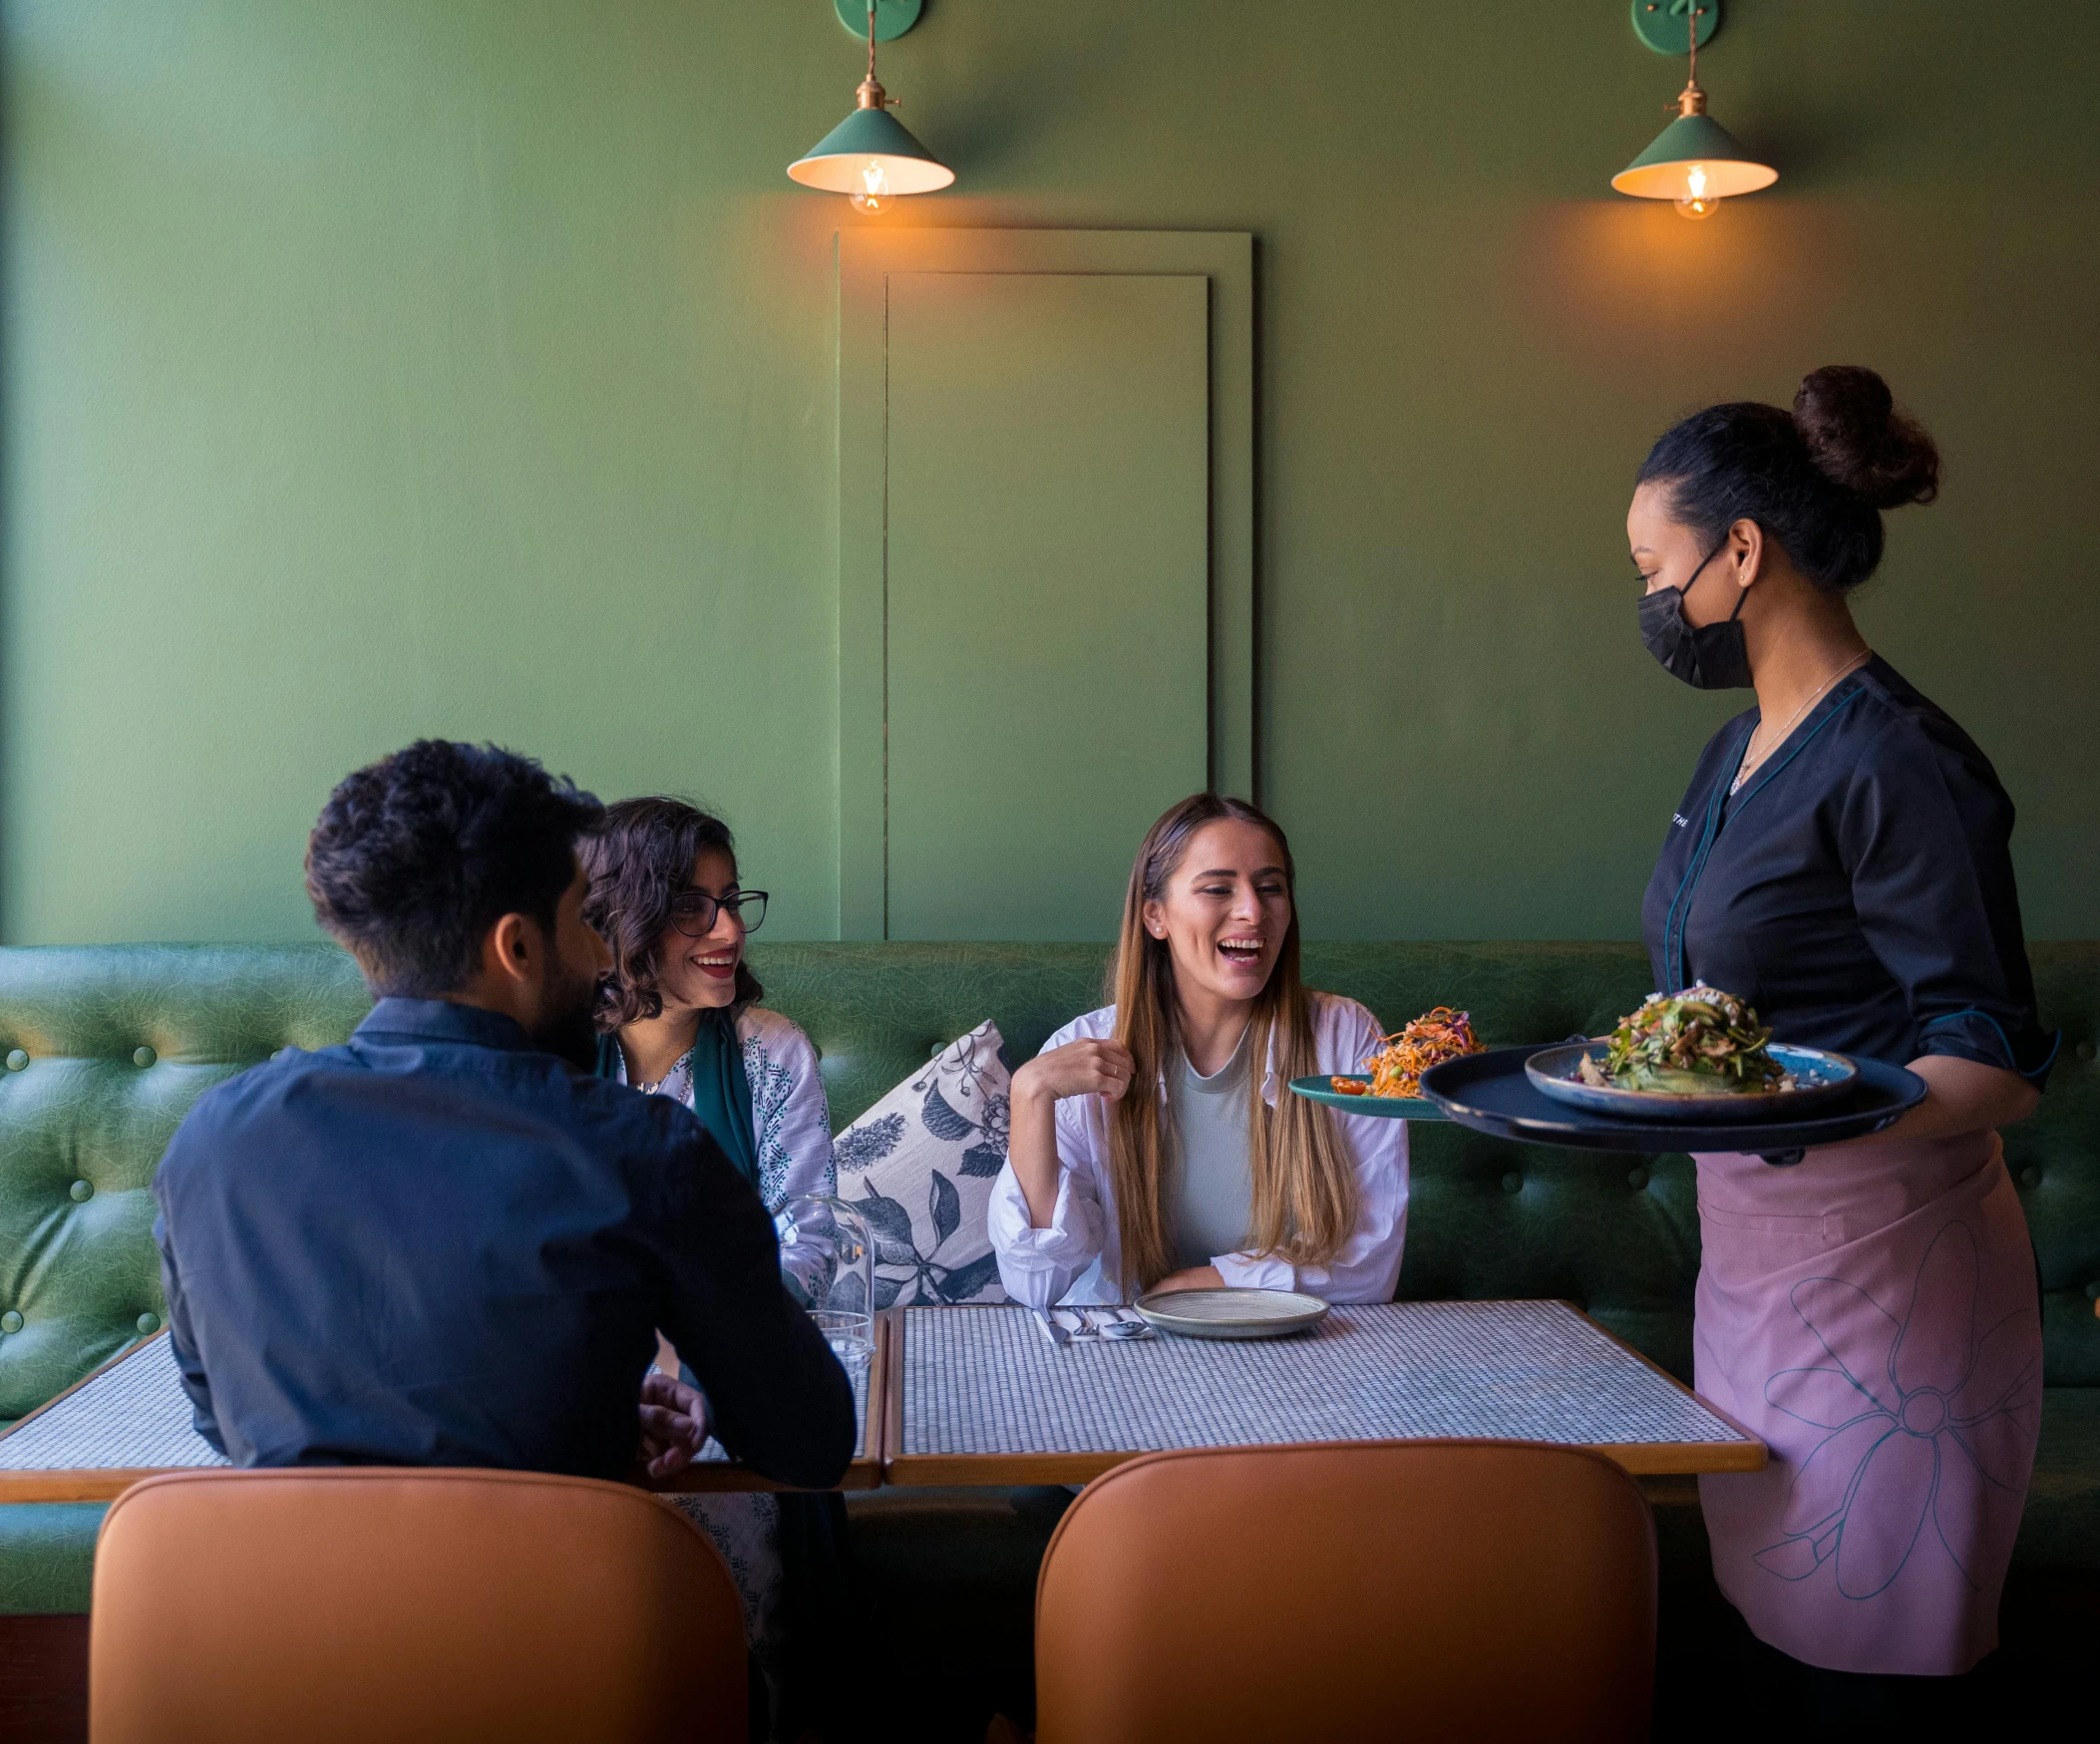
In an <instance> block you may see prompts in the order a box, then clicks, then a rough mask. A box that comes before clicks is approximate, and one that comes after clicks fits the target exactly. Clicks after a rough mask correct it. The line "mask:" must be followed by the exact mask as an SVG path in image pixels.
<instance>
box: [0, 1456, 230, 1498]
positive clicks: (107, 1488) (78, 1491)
mask: <svg viewBox="0 0 2100 1744" xmlns="http://www.w3.org/2000/svg"><path fill="white" fill-rule="evenodd" d="M231 1469H232V1468H231V1467H228V1466H142V1467H137V1468H133V1469H129V1470H128V1469H125V1468H122V1467H117V1466H77V1467H74V1468H73V1469H72V1470H69V1471H52V1472H0V1506H6V1505H7V1504H10V1503H15V1502H114V1501H116V1500H117V1498H118V1497H120V1496H122V1495H123V1494H124V1493H125V1491H127V1490H129V1489H130V1488H131V1487H132V1486H133V1485H134V1484H143V1483H145V1482H146V1480H147V1479H148V1478H159V1477H165V1476H166V1475H167V1474H168V1473H170V1472H224V1471H230V1470H231Z"/></svg>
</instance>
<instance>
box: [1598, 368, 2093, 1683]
mask: <svg viewBox="0 0 2100 1744" xmlns="http://www.w3.org/2000/svg"><path fill="white" fill-rule="evenodd" d="M1938 468H1939V459H1938V455H1937V453H1936V451H1935V450H1934V448H1933V446H1932V442H1931V439H1930V438H1929V437H1928V436H1926V434H1925V431H1924V430H1922V429H1921V428H1919V426H1918V425H1916V424H1915V423H1913V422H1911V421H1910V420H1909V419H1907V418H1905V417H1903V416H1901V415H1900V414H1899V413H1897V412H1896V411H1895V410H1894V408H1893V405H1892V403H1891V399H1890V394H1889V389H1888V387H1887V386H1886V384H1884V382H1883V381H1882V378H1881V377H1880V376H1878V375H1876V374H1875V373H1874V372H1873V371H1872V370H1868V369H1857V368H1848V367H1835V368H1829V369H1819V370H1817V371H1816V372H1815V373H1814V374H1813V375H1811V376H1809V377H1808V378H1807V380H1805V381H1804V382H1803V383H1802V384H1801V391H1800V392H1799V393H1798V394H1797V395H1796V396H1795V398H1794V409H1793V411H1792V412H1791V414H1790V413H1788V412H1785V411H1782V410H1781V409H1780V408H1779V407H1777V406H1766V405H1759V404H1755V403H1741V404H1735V405H1725V406H1714V407H1711V408H1709V409H1708V410H1706V411H1704V412H1700V413H1698V414H1696V415H1695V416H1693V417H1690V418H1687V419H1685V420H1684V421H1683V422H1682V423H1681V424H1679V425H1677V426H1676V428H1674V429H1673V430H1671V431H1669V432H1668V434H1666V435H1665V436H1664V437H1663V438H1662V439H1661V441H1659V442H1657V443H1656V444H1655V447H1654V449H1653V451H1652V452H1651V453H1650V454H1649V455H1648V458H1647V461H1646V464H1645V465H1643V466H1642V467H1641V469H1640V476H1639V480H1638V486H1637V489H1636V490H1635V491H1634V494H1633V505H1632V509H1631V512H1630V513H1629V514H1628V516H1627V518H1626V531H1627V535H1628V538H1629V540H1630V543H1631V545H1632V551H1633V563H1634V567H1635V568H1637V569H1638V570H1639V571H1640V577H1641V580H1642V583H1643V584H1644V587H1645V593H1644V595H1643V597H1642V599H1641V601H1640V630H1641V639H1642V640H1643V641H1644V642H1645V643H1646V644H1647V647H1648V650H1649V652H1650V653H1652V654H1653V655H1654V656H1655V658H1656V659H1657V660H1659V661H1660V662H1661V663H1662V665H1663V666H1664V667H1665V668H1667V670H1668V671H1669V672H1670V673H1671V675H1672V676H1674V677H1676V678H1680V679H1682V680H1683V681H1684V682H1685V683H1687V684H1690V685H1694V686H1696V687H1698V688H1700V689H1702V690H1721V689H1729V688H1740V687H1744V686H1748V687H1751V688H1754V689H1755V690H1756V692H1757V706H1756V707H1755V708H1753V709H1751V710H1749V711H1748V712H1747V713H1745V714H1741V715H1738V716H1737V717H1736V718H1735V719H1734V720H1732V721H1730V722H1729V723H1728V724H1727V725H1726V726H1725V727H1723V728H1722V729H1721V730H1720V731H1719V732H1718V733H1716V734H1715V735H1714V737H1713V739H1712V740H1711V742H1709V743H1708V745H1707V747H1706V751H1705V754H1704V755H1703V756H1702V757H1701V758H1700V759H1699V766H1698V769H1697V770H1696V772H1695V773H1694V774H1693V777H1692V783H1691V787H1690V789H1689V790H1688V792H1687V793H1686V795H1685V797H1684V801H1683V803H1682V804H1681V805H1680V807H1679V808H1678V811H1677V814H1676V816H1674V817H1673V818H1672V819H1671V820H1670V827H1669V830H1668V832H1667V833H1666V835H1665V838H1664V842H1663V849H1662V856H1661V859H1660V860H1659V861H1658V863H1657V864H1656V868H1655V875H1654V877H1653V878H1652V879H1651V880H1650V882H1649V884H1648V888H1647V895H1646V898H1645V900H1644V902H1643V904H1642V909H1641V921H1642V932H1643V935H1644V936H1645V938H1646V941H1647V946H1648V953H1649V956H1650V958H1651V959H1652V961H1653V965H1654V972H1655V978H1656V984H1657V985H1658V986H1659V987H1661V988H1663V989H1664V990H1666V991H1669V992H1676V991H1678V990H1680V989H1682V988H1684V987H1687V986H1689V985H1691V984H1693V983H1694V982H1699V981H1704V982H1707V983H1709V984H1710V985H1712V986H1715V987H1719V988H1723V989H1725V990H1727V991H1728V992H1731V993H1734V994H1737V995H1739V996H1740V997H1742V998H1745V999H1747V1000H1749V1001H1750V1002H1751V1003H1752V1004H1753V1005H1755V1006H1756V1007H1757V1009H1758V1011H1759V1012H1760V1013H1761V1014H1762V1016H1763V1019H1764V1021H1765V1022H1767V1023H1769V1024H1770V1025H1771V1026H1772V1028H1773V1031H1774V1034H1775V1036H1776V1038H1777V1039H1778V1040H1781V1041H1786V1042H1796V1043H1803V1044H1807V1045H1811V1046H1815V1047H1820V1048H1832V1049H1836V1050H1839V1051H1841V1052H1844V1053H1848V1054H1860V1055H1867V1056H1870V1057H1872V1058H1875V1059H1880V1060H1890V1061H1901V1062H1908V1063H1909V1066H1910V1069H1911V1070H1912V1071H1913V1072H1916V1073H1917V1074H1918V1075H1919V1076H1920V1077H1921V1078H1923V1079H1925V1082H1926V1084H1927V1085H1928V1086H1929V1094H1928V1095H1927V1097H1926V1098H1925V1101H1924V1102H1923V1103H1922V1104H1920V1105H1919V1107H1917V1108H1916V1109H1914V1110H1913V1111H1912V1112H1911V1113H1910V1114H1908V1115H1906V1116H1905V1117H1904V1118H1903V1119H1902V1120H1901V1121H1899V1122H1898V1123H1897V1124H1896V1125H1895V1126H1894V1127H1892V1128H1890V1129H1889V1130H1888V1131H1887V1132H1885V1133H1882V1134H1879V1135H1877V1136H1875V1137H1873V1138H1871V1139H1862V1140H1856V1141H1854V1142H1853V1143H1850V1144H1845V1145H1833V1146H1829V1147H1826V1148H1823V1149H1820V1150H1812V1151H1810V1152H1809V1153H1808V1155H1807V1156H1806V1158H1805V1159H1804V1160H1803V1161H1802V1162H1801V1163H1800V1164H1799V1165H1798V1166H1797V1167H1794V1168H1774V1167H1771V1166H1769V1165H1767V1164H1766V1163H1764V1162H1763V1161H1762V1160H1761V1159H1759V1158H1757V1157H1754V1156H1745V1155H1736V1154H1732V1153H1721V1154H1708V1155H1703V1156H1700V1157H1698V1158H1696V1159H1695V1161H1696V1162H1697V1165H1698V1179H1699V1225H1700V1234H1701V1237H1702V1239H1703V1242H1704V1255H1703V1259H1702V1263H1701V1265H1700V1270H1699V1282H1698V1293H1697V1305H1696V1320H1695V1326H1694V1344H1695V1353H1696V1354H1695V1365H1696V1368H1695V1372H1696V1385H1697V1387H1698V1389H1699V1391H1700V1392H1701V1393H1703V1394H1704V1395H1705V1396H1706V1397H1707V1398H1709V1399H1711V1400H1712V1401H1713V1402H1714V1403H1715V1404H1717V1405H1719V1406H1720V1407H1721V1408H1722V1409H1723V1410H1725V1411H1727V1412H1729V1413H1730V1414H1731V1415H1733V1416H1734V1417H1735V1418H1737V1419H1738V1420H1739V1421H1740V1422H1742V1423H1744V1424H1746V1425H1748V1426H1749V1427H1750V1428H1751V1429H1752V1430H1753V1431H1754V1432H1755V1433H1756V1434H1757V1435H1759V1436H1760V1437H1762V1438H1763V1439H1764V1440H1765V1441H1766V1442H1767V1443H1768V1444H1769V1445H1770V1447H1771V1449H1772V1463H1771V1464H1770V1466H1769V1467H1768V1468H1767V1469H1766V1470H1765V1471H1763V1472H1761V1473H1756V1474H1741V1475H1720V1476H1709V1477H1703V1478H1701V1479H1700V1480H1699V1490H1700V1502H1701V1505H1702V1507H1703V1509H1704V1512H1705V1516H1706V1525H1707V1530H1708V1533H1709V1536H1710V1537H1711V1540H1712V1544H1713V1563H1714V1574H1715V1578H1716V1579H1717V1580H1718V1581H1719V1583H1720V1586H1721V1589H1722V1590H1723V1591H1724V1592H1725V1593H1727V1595H1728V1597H1729V1598H1730V1599H1731V1600H1732V1601H1733V1602H1734V1604H1735V1605H1736V1607H1737V1608H1738V1609H1739V1610H1740V1611H1741V1612H1742V1614H1743V1616H1744V1617H1745V1618H1746V1619H1747V1621H1748V1622H1749V1625H1750V1627H1751V1629H1752V1631H1753V1632H1754V1633H1755V1634H1756V1635H1757V1636H1758V1637H1759V1638H1760V1639H1762V1640H1764V1641H1765V1642H1767V1643H1769V1644H1770V1645H1771V1646H1773V1647H1776V1648H1778V1649H1780V1650H1781V1651H1782V1652H1784V1653H1786V1654H1789V1655H1791V1656H1792V1657H1793V1658H1794V1659H1795V1660H1799V1661H1804V1662H1806V1664H1807V1665H1810V1666H1821V1667H1824V1668H1826V1669H1827V1670H1828V1671H1836V1672H1851V1673H1860V1672H1873V1673H1892V1672H1894V1673H1907V1674H1912V1675H1926V1676H1945V1675H1949V1674H1954V1673H1959V1672H1964V1671H1967V1670H1968V1669H1969V1668H1970V1667H1971V1666H1972V1665H1974V1664H1975V1662H1976V1661H1977V1660H1978V1659H1979V1658H1981V1657H1982V1656H1983V1655H1984V1654H1985V1653H1987V1652H1989V1651H1990V1650H1991V1648H1992V1647H1994V1646H1995V1645H1996V1644H1997V1611H1998V1594H1999V1589H2000V1587H2001V1586H2002V1585H2003V1583H2004V1578H2005V1570H2006V1565H2007V1563H2008V1562H2009V1561H2010V1558H2011V1555H2012V1541H2013V1535H2014V1532H2015V1531H2016V1530H2017V1528H2018V1525H2019V1518H2020V1510H2021V1507H2022V1505H2023V1503H2024V1501H2025V1497H2026V1490H2027V1479H2028V1473H2029V1471H2030V1468H2031V1467H2032V1465H2033V1459H2034V1442H2035V1434H2036V1429H2037V1426H2038V1422H2039V1408H2040V1388H2041V1325H2040V1320H2039V1316H2038V1312H2037V1309H2038V1301H2037V1293H2036V1286H2035V1271H2034V1255H2033V1250H2032V1248H2031V1247H2030V1245H2029V1243H2028V1237H2027V1223H2026V1219H2025V1217H2024V1215H2023V1214H2022V1213H2021V1210H2020V1205H2019V1200H2018V1198H2017V1196H2016V1195H2015V1194H2014V1192H2013V1187H2012V1183H2011V1181H2010V1179H2009V1178H2008V1177H2007V1175H2006V1172H2005V1164H2004V1159H2003V1153H2002V1151H2001V1149H2000V1146H1999V1143H1998V1136H1997V1131H1996V1129H1997V1128H1999V1127H2001V1126H2003V1125H2005V1124H2006V1123H2008V1122H2011V1121H2016V1120H2020V1119H2022V1118H2024V1117H2025V1116H2026V1115H2028V1114H2029V1113H2031V1112H2032V1111H2033V1109H2034V1107H2035V1104H2036V1101H2037V1100H2038V1098H2039V1095H2040V1085H2041V1081H2042V1078H2043V1075H2044V1074H2045V1073H2046V1071H2047V1069H2048V1066H2049V1063H2050V1060H2051V1058H2052V1057H2053V1047H2052V1044H2051V1040H2050V1038H2048V1037H2046V1036H2044V1035H2043V1034H2042V1033H2041V1031H2040V1028H2039V1025H2038V1023H2037V1021H2036V1014H2035V1008H2034V988H2033V981H2032V978H2031V976H2030V974H2029V972H2028V968H2027V957H2026V947H2025V944H2024V942H2023V940H2022V937H2021V932H2020V911H2019V898H2018V895H2017V893H2016V891H2015V889H2014V887H2013V876H2012V859H2011V854H2010V852H2009V848H2008V838H2009V837H2010V836H2011V834H2012V802H2011V801H2010V800H2009V799H2007V798H2006V796H2005V791H2004V789H2003V788H2001V787H2000V786H1999V785H1998V779H1997V776H1996V774H1995V772H1994V771H1993V770H1992V769H1991V766H1990V763H1989V760H1988V759H1987V758H1985V757H1984V755H1983V753H1982V752H1981V751H1980V750H1978V749H1977V748H1976V746H1975V744H1974V742H1973V741H1971V740H1970V739H1969V737H1968V735H1967V734H1965V733H1964V732H1962V730H1961V729H1960V728H1959V727H1958V726H1956V725H1955V724H1954V723H1953V722H1952V721H1951V720H1949V719H1948V718H1947V716H1946V715H1945V714H1943V713H1942V712H1941V711H1940V710H1939V709H1937V708H1935V707H1934V706H1933V705H1932V704H1931V703H1930V702H1928V701H1927V700H1926V699H1925V697H1923V696H1921V695H1920V694H1919V693H1918V692H1917V691H1916V690H1915V689H1913V688H1912V687H1911V685H1909V684H1908V683H1906V682H1905V680H1904V679H1903V677H1902V676H1901V675H1900V674H1899V673H1898V672H1897V671H1896V670H1895V669H1894V668H1893V667H1891V666H1890V665H1889V663H1888V662H1887V661H1886V660H1884V659H1882V658H1881V657H1880V656H1879V655H1878V654H1876V653H1875V652H1874V651H1873V650H1872V649H1871V648H1869V647H1868V645H1867V643H1866V640H1865V639H1864V638H1863V637H1862V636H1861V634H1860V631H1859V628H1858V626H1857V625H1856V624H1855V623H1854V622H1853V618H1852V613H1851V611H1850V609H1849V608H1848V607H1847V604H1846V599H1847V596H1848V594H1849V593H1850V592H1851V590H1852V589H1853V588H1855V587H1857V586H1858V585H1859V584H1860V583H1861V582H1863V581H1865V580H1866V579H1867V577H1868V576H1869V575H1871V574H1873V573H1874V569H1875V565H1876V564H1877V563H1878V562H1879V561H1880V560H1881V555H1882V511H1883V510H1885V509H1894V508H1897V507H1899V506H1901V505H1904V504H1909V503H1928V502H1930V501H1931V500H1932V498H1933V496H1934V494H1935V492H1936V489H1937V480H1938ZM1802 1675H1803V1677H1804V1678H1806V1680H1807V1681H1808V1682H1809V1683H1810V1684H1811V1685H1812V1686H1813V1685H1815V1684H1818V1683H1819V1682H1820V1683H1824V1684H1826V1685H1827V1684H1828V1683H1829V1680H1828V1679H1826V1678H1823V1677H1821V1675H1820V1674H1815V1673H1803V1674H1802ZM1845 1682H1846V1684H1847V1685H1850V1680H1849V1679H1847V1680H1845ZM1935 1687H1936V1686H1935ZM1827 1693H1829V1694H1831V1695H1833V1696H1841V1695H1847V1694H1850V1695H1854V1696H1857V1695H1860V1694H1863V1693H1864V1691H1863V1690H1862V1689H1860V1688H1851V1689H1849V1690H1840V1689H1837V1688H1829V1689H1827ZM1892 1693H1897V1694H1899V1695H1900V1689H1899V1691H1898V1692H1890V1691H1888V1690H1886V1689H1884V1690H1883V1691H1881V1692H1879V1694H1877V1695H1876V1697H1875V1698H1874V1699H1877V1700H1879V1699H1880V1698H1881V1695H1888V1694H1892Z"/></svg>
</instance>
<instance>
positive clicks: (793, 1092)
mask: <svg viewBox="0 0 2100 1744" xmlns="http://www.w3.org/2000/svg"><path fill="white" fill-rule="evenodd" d="M737 1041H738V1042H739V1044H741V1046H742V1047H743V1050H744V1077H745V1079H746V1080H747V1081H748V1082H749V1083H750V1085H751V1140H752V1144H753V1146H754V1148H755V1149H756V1150H757V1152H758V1167H759V1197H760V1198H761V1199H763V1200H764V1201H765V1202H766V1210H767V1211H769V1212H776V1213H777V1212H778V1211H779V1210H780V1208H781V1207H782V1206H784V1205H786V1204H787V1203H788V1201H789V1200H791V1199H798V1198H800V1197H801V1196H803V1195H804V1194H812V1193H836V1192H838V1190H839V1187H838V1183H839V1172H838V1169H837V1167H836V1166H835V1165H834V1163H833V1161H832V1105H831V1103H830V1101H829V1100H828V1099H827V1098H826V1096H825V1094H824V1076H823V1074H822V1073H821V1072H819V1071H818V1069H817V1049H816V1047H815V1045H814V1044H812V1042H811V1041H810V1038H809V1037H808V1036H806V1035H804V1034H803V1032H802V1028H801V1026H800V1025H799V1024H796V1023H794V1022H792V1021H790V1020H789V1019H788V1018H785V1017H783V1016H781V1014H780V1013H779V1012H777V1011H768V1010H767V1009H766V1008H765V1007H764V1006H763V1005H747V1006H745V1007H744V1009H743V1010H742V1011H741V1012H739V1013H738V1014H737ZM615 1054H616V1055H617V1056H618V1064H619V1081H620V1082H621V1083H622V1084H624V1083H626V1082H627V1061H626V1057H625V1055H624V1054H618V1050H615ZM657 1093H658V1094H659V1095H671V1096H676V1097H677V1098H678V1100H679V1101H681V1102H683V1103H684V1104H685V1105H686V1106H687V1107H688V1108H690V1107H691V1106H692V1104H693V1080H692V1073H691V1071H690V1069H689V1068H688V1067H687V1065H686V1062H684V1061H682V1060H681V1061H680V1062H679V1064H678V1067H677V1069H676V1070H675V1071H674V1072H673V1073H672V1075H671V1076H670V1077H669V1078H667V1079H666V1080H665V1081H664V1082H663V1083H662V1084H661V1085H660V1086H658V1087H657Z"/></svg>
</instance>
